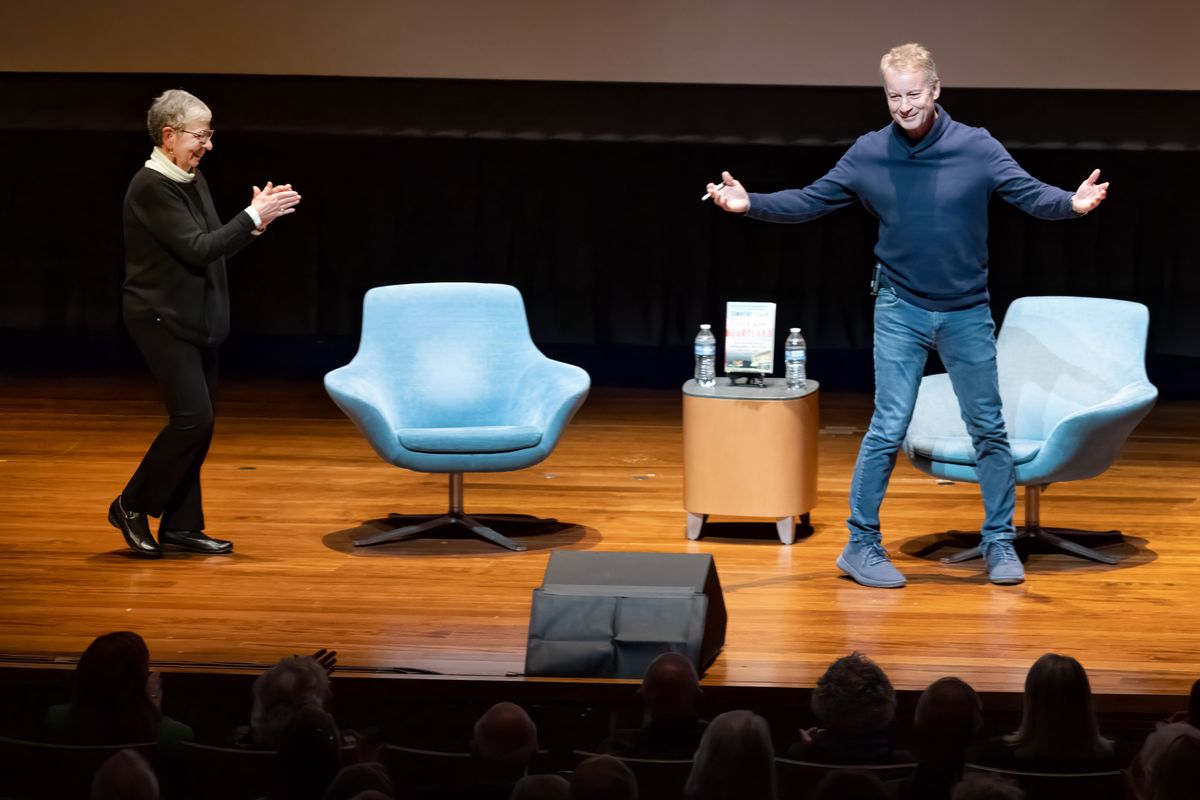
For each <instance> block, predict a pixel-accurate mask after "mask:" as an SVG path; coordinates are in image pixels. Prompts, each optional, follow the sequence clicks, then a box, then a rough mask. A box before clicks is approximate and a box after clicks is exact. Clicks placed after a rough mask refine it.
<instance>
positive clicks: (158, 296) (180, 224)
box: [122, 167, 254, 346]
mask: <svg viewBox="0 0 1200 800" xmlns="http://www.w3.org/2000/svg"><path fill="white" fill-rule="evenodd" d="M123 216H124V230H125V292H124V299H123V303H122V304H123V308H124V311H125V314H126V315H129V314H147V313H153V314H154V315H155V316H156V317H158V318H159V319H161V320H162V322H163V324H164V325H166V326H167V328H168V329H169V330H170V331H171V332H172V333H173V334H175V335H176V336H178V337H179V338H180V339H184V340H185V341H189V342H192V343H193V344H197V345H202V346H215V345H218V344H220V343H221V342H223V341H224V340H225V337H226V336H227V335H228V334H229V285H228V282H227V280H226V277H225V259H226V258H228V257H229V256H232V255H233V254H234V253H236V252H237V251H238V250H241V249H242V248H243V247H245V246H246V245H247V244H249V243H250V241H251V239H252V238H253V236H252V231H253V230H254V221H253V220H252V219H251V218H250V215H249V214H247V213H246V212H245V211H242V212H240V213H239V214H238V215H237V216H235V217H234V218H233V219H231V220H230V221H229V222H227V223H225V224H224V225H222V224H221V220H220V218H218V217H217V210H216V208H214V207H213V202H212V195H210V194H209V192H208V183H207V182H206V181H205V180H204V176H203V175H201V174H200V172H199V171H197V172H196V179H195V181H193V182H192V183H176V182H175V181H172V180H171V179H169V178H167V177H166V176H165V175H162V174H160V173H158V172H156V171H155V170H152V169H150V168H149V167H142V168H141V169H140V170H138V172H137V174H136V175H134V176H133V180H132V181H130V182H129V189H128V191H126V193H125V207H124V215H123Z"/></svg>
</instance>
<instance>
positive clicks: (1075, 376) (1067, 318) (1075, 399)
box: [996, 297, 1150, 439]
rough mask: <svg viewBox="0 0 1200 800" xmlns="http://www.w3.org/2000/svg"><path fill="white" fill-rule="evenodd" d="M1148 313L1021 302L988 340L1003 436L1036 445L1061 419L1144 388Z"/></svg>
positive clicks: (1098, 301)
mask: <svg viewBox="0 0 1200 800" xmlns="http://www.w3.org/2000/svg"><path fill="white" fill-rule="evenodd" d="M1149 321H1150V313H1149V311H1148V310H1147V308H1146V307H1145V306H1144V305H1142V304H1141V303H1132V302H1128V301H1125V300H1110V299H1105V298H1098V297H1022V298H1019V299H1017V300H1015V301H1013V303H1012V305H1011V306H1009V308H1008V312H1007V314H1005V317H1004V323H1003V324H1002V325H1001V327H1000V333H999V335H998V336H997V339H996V351H997V364H998V369H999V373H1000V394H1001V397H1002V399H1003V402H1004V417H1005V422H1006V424H1007V427H1008V431H1009V436H1011V437H1014V438H1020V439H1044V438H1045V437H1046V436H1047V435H1048V434H1049V432H1050V430H1051V429H1052V428H1053V427H1054V426H1055V425H1056V424H1057V423H1058V422H1059V420H1061V419H1063V418H1064V417H1065V416H1067V415H1068V414H1071V413H1073V412H1075V411H1077V410H1079V409H1081V408H1086V407H1088V406H1091V405H1094V404H1096V403H1100V402H1103V401H1105V400H1108V399H1111V398H1112V397H1114V396H1115V395H1116V394H1117V393H1118V391H1119V390H1120V389H1121V388H1122V387H1125V386H1128V385H1130V384H1133V383H1137V382H1145V381H1146V365H1145V357H1146V335H1147V330H1148V327H1149Z"/></svg>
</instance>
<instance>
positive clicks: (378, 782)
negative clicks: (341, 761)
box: [321, 761, 396, 800]
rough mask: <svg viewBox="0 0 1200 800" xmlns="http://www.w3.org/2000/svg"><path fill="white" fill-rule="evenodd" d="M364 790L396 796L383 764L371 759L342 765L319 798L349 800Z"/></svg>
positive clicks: (389, 776) (323, 799) (386, 795)
mask: <svg viewBox="0 0 1200 800" xmlns="http://www.w3.org/2000/svg"><path fill="white" fill-rule="evenodd" d="M366 791H375V792H379V793H380V794H382V795H383V796H385V797H395V796H396V788H395V786H394V785H393V784H392V777H391V775H389V774H388V771H387V767H385V766H383V764H380V763H378V762H373V761H372V762H365V763H362V764H351V765H350V766H348V767H342V769H341V771H340V772H338V774H337V775H335V776H334V778H333V782H332V783H330V784H329V788H328V789H326V790H325V795H324V796H323V797H322V799H321V800H351V798H354V797H357V796H358V795H360V794H362V793H363V792H366Z"/></svg>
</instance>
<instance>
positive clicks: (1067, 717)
mask: <svg viewBox="0 0 1200 800" xmlns="http://www.w3.org/2000/svg"><path fill="white" fill-rule="evenodd" d="M980 761H981V762H982V763H984V764H987V765H990V766H995V767H1002V768H1012V769H1021V770H1027V771H1031V772H1098V771H1103V770H1110V769H1119V768H1120V766H1121V765H1120V764H1119V763H1118V761H1117V757H1116V754H1115V752H1114V747H1113V742H1112V741H1111V740H1109V739H1106V738H1104V737H1103V736H1101V735H1100V728H1099V725H1098V724H1097V722H1096V710H1095V707H1094V705H1093V702H1092V689H1091V685H1090V683H1089V682H1088V677H1087V673H1086V672H1085V671H1084V669H1083V666H1082V665H1081V664H1080V663H1079V662H1078V661H1076V660H1075V659H1074V658H1071V657H1070V656H1063V655H1058V654H1056V653H1047V654H1046V655H1044V656H1042V657H1041V658H1039V659H1038V660H1037V661H1035V662H1034V664H1033V666H1032V667H1031V668H1030V670H1029V674H1028V675H1027V676H1026V678H1025V696H1024V699H1023V710H1022V714H1021V725H1020V727H1018V728H1017V730H1016V731H1014V732H1013V733H1011V734H1009V735H1007V736H1002V737H998V738H996V739H993V740H991V741H990V742H988V743H987V745H986V746H985V747H984V749H983V752H982V753H981V755H980Z"/></svg>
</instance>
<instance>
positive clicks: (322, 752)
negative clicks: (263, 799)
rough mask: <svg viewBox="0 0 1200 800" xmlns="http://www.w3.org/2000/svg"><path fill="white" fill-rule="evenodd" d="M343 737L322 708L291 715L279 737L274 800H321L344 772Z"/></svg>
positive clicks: (331, 718) (309, 709)
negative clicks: (342, 770)
mask: <svg viewBox="0 0 1200 800" xmlns="http://www.w3.org/2000/svg"><path fill="white" fill-rule="evenodd" d="M341 740H342V737H341V734H340V733H339V732H338V728H337V724H336V723H335V722H334V721H333V717H331V716H329V714H328V713H327V712H325V711H322V710H321V709H319V708H302V709H300V710H299V711H297V712H296V713H295V714H293V715H292V717H291V719H289V720H288V722H287V725H285V726H284V728H283V731H282V733H281V734H280V737H279V750H278V752H277V754H276V759H275V778H276V787H277V789H276V792H275V794H272V795H271V798H272V800H318V799H319V798H321V797H322V796H324V794H325V792H326V790H327V789H328V788H329V787H330V785H331V784H332V783H333V780H334V778H335V777H336V776H337V774H338V771H339V770H340V769H341V768H342V750H341Z"/></svg>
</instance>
